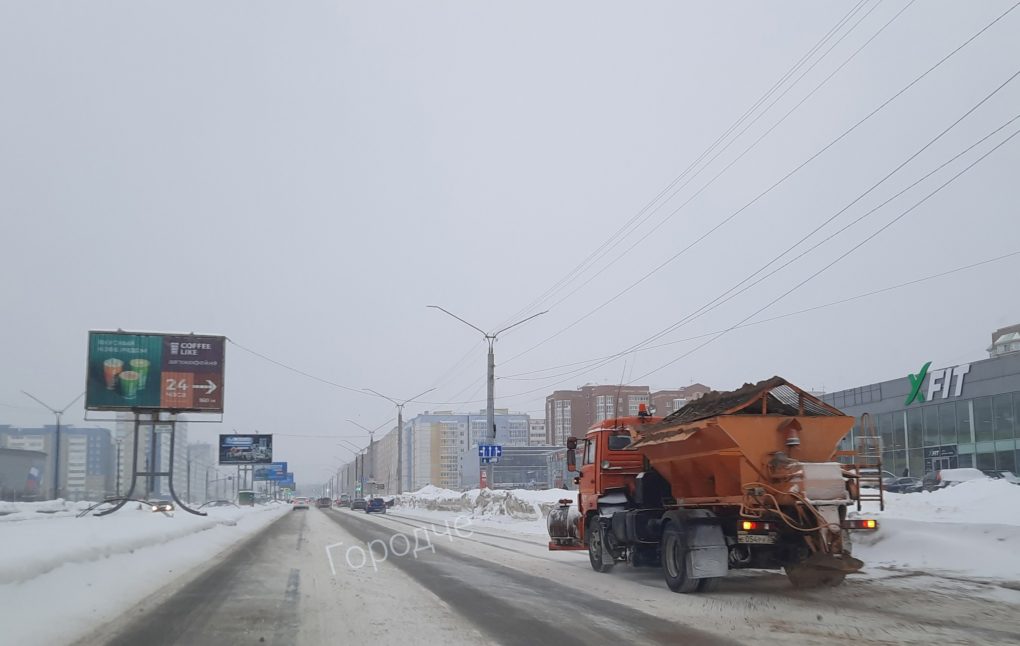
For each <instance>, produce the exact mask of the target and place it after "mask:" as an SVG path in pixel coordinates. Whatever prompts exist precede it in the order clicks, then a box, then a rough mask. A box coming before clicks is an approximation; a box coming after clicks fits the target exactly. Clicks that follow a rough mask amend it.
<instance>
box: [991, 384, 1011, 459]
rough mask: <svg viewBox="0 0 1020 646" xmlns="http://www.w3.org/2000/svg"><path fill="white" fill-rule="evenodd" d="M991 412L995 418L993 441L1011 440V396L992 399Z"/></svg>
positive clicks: (998, 396)
mask: <svg viewBox="0 0 1020 646" xmlns="http://www.w3.org/2000/svg"><path fill="white" fill-rule="evenodd" d="M992 410H993V413H994V416H995V439H997V440H1012V439H1013V396H1012V395H1010V394H1009V393H1006V394H1005V395H996V396H995V397H993V398H992ZM1000 468H1001V467H1000Z"/></svg>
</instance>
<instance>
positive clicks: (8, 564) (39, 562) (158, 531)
mask: <svg viewBox="0 0 1020 646" xmlns="http://www.w3.org/2000/svg"><path fill="white" fill-rule="evenodd" d="M16 504H17V505H19V506H21V507H20V508H19V509H16V510H14V513H12V514H10V515H7V516H2V517H0V521H6V522H0V542H2V543H3V546H4V549H3V550H2V551H0V585H3V584H7V583H15V582H21V581H26V580H29V579H32V578H35V577H38V576H40V575H43V574H45V573H47V572H50V571H51V570H54V569H56V568H58V567H60V566H62V565H66V564H68V563H81V562H87V561H95V560H99V559H107V558H110V557H112V556H115V555H118V554H126V553H132V552H134V551H135V550H139V549H142V548H146V547H151V546H154V545H162V544H165V543H169V542H171V541H174V540H177V539H180V538H182V537H185V536H188V535H191V534H195V533H198V532H203V531H206V530H209V529H212V528H214V527H217V526H224V525H226V526H234V525H236V524H237V521H238V520H239V519H240V518H241V517H242V516H246V515H250V514H259V513H264V512H268V511H273V510H280V509H286V508H287V506H286V505H267V506H259V507H255V508H250V507H249V508H236V507H215V508H211V509H208V514H209V515H208V516H195V515H193V514H189V513H187V512H183V511H176V512H174V513H173V514H170V515H167V514H162V513H153V512H152V511H150V510H149V509H148V508H143V509H139V508H138V507H139V505H138V504H136V503H129V504H128V505H127V506H126V507H124V508H123V509H121V510H120V511H118V512H116V513H114V514H112V515H110V516H104V517H96V516H92V515H89V516H85V517H82V518H76V517H75V514H76V513H77V511H78V510H79V508H85V507H88V506H89V503H65V502H64V501H50V502H48V503H16ZM35 505H40V506H42V507H41V508H43V509H47V510H53V511H54V513H38V512H39V509H33V508H31V507H26V506H35ZM29 519H31V520H32V522H28V520H29ZM16 520H21V521H25V522H12V521H16Z"/></svg>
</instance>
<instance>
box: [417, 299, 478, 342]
mask: <svg viewBox="0 0 1020 646" xmlns="http://www.w3.org/2000/svg"><path fill="white" fill-rule="evenodd" d="M425 307H431V308H433V309H437V310H439V311H441V312H446V313H447V314H449V315H450V316H452V317H453V318H455V319H457V320H458V321H460V322H461V323H463V324H464V325H467V326H468V327H471V328H474V329H476V330H478V331H479V332H481V333H482V336H484V337H485V338H489V337H490V336H495V335H494V334H489V333H488V332H486V331H485V330H483V329H482V328H480V327H478V326H477V325H475V324H473V323H468V322H467V321H465V320H464V319H462V318H461V317H459V316H457V315H456V314H454V313H453V312H451V311H450V310H448V309H445V308H442V307H439V306H438V305H426V306H425Z"/></svg>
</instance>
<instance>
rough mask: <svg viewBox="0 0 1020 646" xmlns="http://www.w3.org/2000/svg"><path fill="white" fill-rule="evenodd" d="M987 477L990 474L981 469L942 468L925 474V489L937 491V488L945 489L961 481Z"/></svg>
mask: <svg viewBox="0 0 1020 646" xmlns="http://www.w3.org/2000/svg"><path fill="white" fill-rule="evenodd" d="M987 477H988V476H986V475H985V474H983V473H981V470H980V469H973V468H970V467H964V468H961V469H941V470H939V471H932V472H930V473H926V474H925V475H924V490H925V491H935V490H936V489H945V488H946V487H951V486H953V485H958V484H960V483H961V482H968V481H970V480H982V479H985V478H987Z"/></svg>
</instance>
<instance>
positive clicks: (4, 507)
mask: <svg viewBox="0 0 1020 646" xmlns="http://www.w3.org/2000/svg"><path fill="white" fill-rule="evenodd" d="M93 504H94V503H91V502H87V501H80V502H71V501H69V500H64V499H63V498H60V499H57V500H44V501H42V502H2V501H0V522H3V521H15V520H38V519H43V518H52V517H54V516H65V517H66V516H75V515H77V514H78V512H80V511H82V510H83V509H87V508H89V507H91V506H92V505H93Z"/></svg>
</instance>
